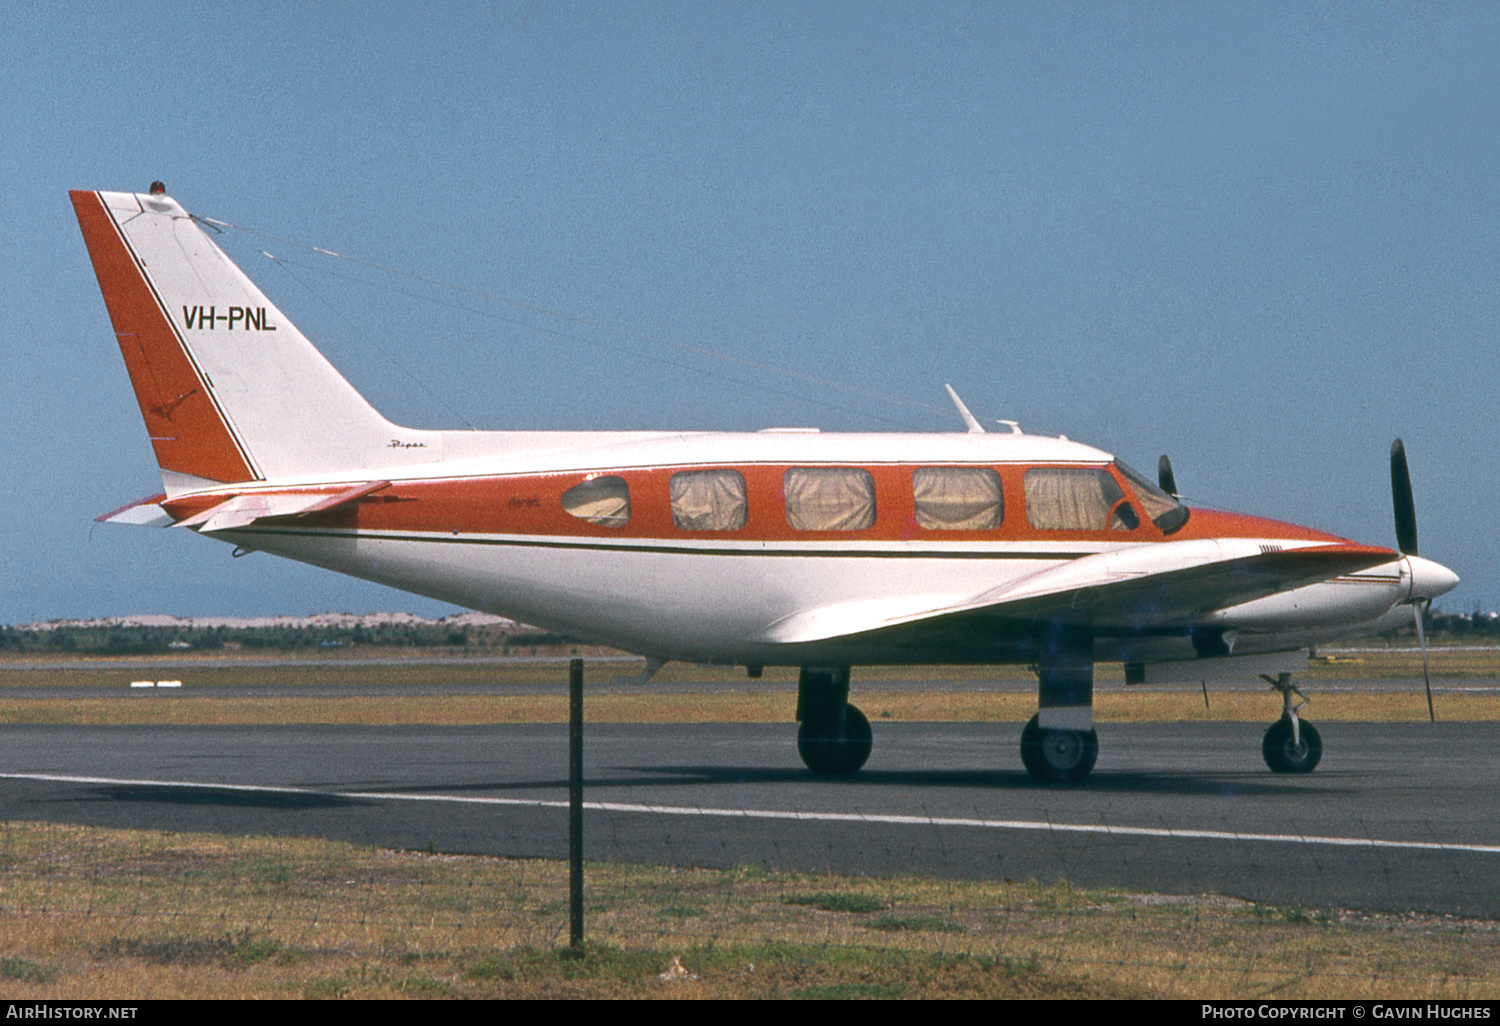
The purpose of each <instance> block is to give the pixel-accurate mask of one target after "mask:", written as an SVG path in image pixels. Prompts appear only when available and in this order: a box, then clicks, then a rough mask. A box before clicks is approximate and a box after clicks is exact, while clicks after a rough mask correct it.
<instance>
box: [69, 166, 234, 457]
mask: <svg viewBox="0 0 1500 1026" xmlns="http://www.w3.org/2000/svg"><path fill="white" fill-rule="evenodd" d="M69 195H70V196H71V197H72V200H73V209H74V212H75V213H77V215H78V226H79V227H80V228H81V229H83V241H84V242H85V244H87V246H88V249H89V259H90V260H92V261H93V264H94V274H95V275H96V276H97V277H98V278H99V289H100V291H101V292H103V293H104V304H105V306H107V307H108V308H109V319H110V321H111V323H113V325H114V329H115V338H116V340H117V341H118V342H119V344H120V355H121V356H123V357H124V358H125V369H126V370H127V371H128V372H129V374H130V383H131V385H132V387H134V389H135V397H136V401H137V402H138V403H139V404H140V407H141V416H142V418H144V420H145V422H146V431H147V433H148V434H149V435H150V436H151V446H152V448H153V449H155V450H156V462H157V464H158V465H159V466H160V467H161V468H162V469H163V470H171V471H175V472H177V473H180V474H191V475H192V476H194V477H202V478H208V479H209V480H211V481H222V482H231V481H249V480H253V479H254V478H255V473H254V472H253V471H252V470H251V468H250V465H249V463H248V462H247V461H246V459H245V457H244V455H243V453H242V452H241V451H240V447H239V445H238V444H237V443H236V441H235V439H234V436H233V435H232V434H231V433H230V431H229V429H228V427H227V426H226V425H225V423H224V419H223V417H222V416H221V415H220V413H219V410H218V408H217V407H216V406H215V405H214V402H213V398H212V396H211V395H210V393H209V389H208V387H207V385H206V383H205V382H204V381H203V379H202V377H201V376H200V375H199V373H198V370H197V368H196V367H194V366H193V362H192V360H191V359H190V358H189V356H188V354H187V352H186V351H185V350H184V349H183V346H182V342H181V340H179V339H178V337H177V333H176V332H175V331H174V330H173V328H172V325H171V323H170V322H169V321H168V320H167V315H166V314H164V313H163V311H162V309H161V305H160V304H159V303H158V302H157V299H156V295H155V293H153V292H152V290H151V286H150V284H149V283H148V282H147V280H146V277H145V274H144V273H143V272H142V270H141V268H140V267H139V266H137V264H136V260H135V257H134V256H133V255H132V254H131V252H130V249H129V248H128V247H127V246H126V244H125V241H124V239H123V238H121V236H120V232H119V230H118V229H117V228H116V227H115V223H114V219H113V218H112V217H111V216H110V213H109V211H108V210H106V209H105V207H104V201H103V200H102V199H100V197H99V196H98V194H97V193H93V192H84V191H79V190H74V191H73V192H70V193H69Z"/></svg>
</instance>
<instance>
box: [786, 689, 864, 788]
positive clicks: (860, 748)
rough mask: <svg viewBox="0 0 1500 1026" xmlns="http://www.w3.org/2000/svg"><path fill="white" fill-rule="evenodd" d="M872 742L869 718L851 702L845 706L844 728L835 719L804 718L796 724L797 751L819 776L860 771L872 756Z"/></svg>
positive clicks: (845, 775) (835, 775)
mask: <svg viewBox="0 0 1500 1026" xmlns="http://www.w3.org/2000/svg"><path fill="white" fill-rule="evenodd" d="M873 743H874V738H873V735H872V733H871V731H870V721H869V720H868V719H866V718H865V714H864V713H862V712H860V711H859V709H858V707H856V706H852V705H846V706H845V707H844V722H843V727H842V729H840V726H839V724H838V723H836V722H833V723H821V724H815V723H810V722H808V721H805V720H804V721H803V723H802V725H801V726H799V727H798V728H797V754H798V755H800V756H802V761H803V762H804V763H806V764H807V768H808V769H810V770H812V771H813V772H814V773H816V774H818V775H819V776H825V777H847V776H849V775H850V774H851V773H858V772H859V768H860V767H861V766H863V765H864V764H865V760H866V759H868V758H869V757H870V749H871V748H872V747H873Z"/></svg>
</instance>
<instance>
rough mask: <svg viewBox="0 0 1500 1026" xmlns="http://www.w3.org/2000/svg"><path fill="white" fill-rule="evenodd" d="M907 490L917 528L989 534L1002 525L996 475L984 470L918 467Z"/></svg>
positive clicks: (1002, 513)
mask: <svg viewBox="0 0 1500 1026" xmlns="http://www.w3.org/2000/svg"><path fill="white" fill-rule="evenodd" d="M911 491H912V498H913V499H915V500H916V504H917V526H919V527H921V528H923V529H925V530H928V531H991V530H994V529H995V528H997V527H999V526H1000V525H1001V524H1002V523H1004V522H1005V500H1004V496H1003V495H1002V494H1001V491H1000V475H999V474H997V473H995V472H994V471H993V470H990V469H989V468H988V467H918V468H917V469H916V470H915V471H913V472H912V475H911Z"/></svg>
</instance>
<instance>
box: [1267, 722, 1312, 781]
mask: <svg viewBox="0 0 1500 1026" xmlns="http://www.w3.org/2000/svg"><path fill="white" fill-rule="evenodd" d="M1297 734H1300V735H1301V738H1302V739H1301V741H1300V743H1299V742H1298V740H1297V738H1296V735H1297ZM1260 751H1261V754H1262V755H1264V756H1265V758H1266V765H1267V766H1269V767H1271V772H1272V773H1311V772H1312V771H1313V767H1314V766H1316V765H1317V764H1318V760H1319V759H1321V758H1323V739H1322V738H1320V737H1318V731H1317V729H1316V728H1314V727H1313V725H1312V724H1311V723H1308V722H1307V721H1306V720H1298V721H1297V730H1296V731H1295V732H1294V731H1293V730H1292V721H1291V718H1290V717H1287V716H1283V717H1282V718H1281V719H1279V720H1277V721H1276V722H1275V723H1273V724H1271V725H1270V726H1269V727H1268V728H1266V736H1265V740H1264V741H1262V742H1261V746H1260Z"/></svg>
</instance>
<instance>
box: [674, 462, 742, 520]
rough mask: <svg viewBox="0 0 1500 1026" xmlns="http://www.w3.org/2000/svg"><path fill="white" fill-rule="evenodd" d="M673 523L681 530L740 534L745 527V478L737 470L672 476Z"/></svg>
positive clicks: (689, 472) (688, 472)
mask: <svg viewBox="0 0 1500 1026" xmlns="http://www.w3.org/2000/svg"><path fill="white" fill-rule="evenodd" d="M669 487H670V489H671V493H672V523H673V524H676V525H677V529H678V530H679V531H738V530H739V529H740V528H742V527H744V526H745V515H746V511H747V508H748V507H747V505H746V502H745V478H744V476H743V475H742V474H741V473H740V472H739V471H738V470H685V471H683V472H682V473H680V474H673V475H672V479H671V481H670V483H669Z"/></svg>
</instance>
